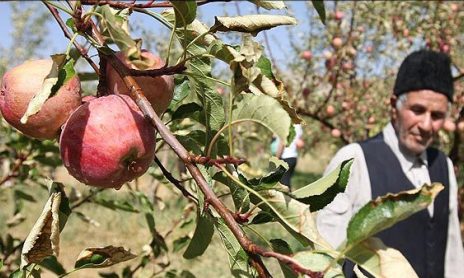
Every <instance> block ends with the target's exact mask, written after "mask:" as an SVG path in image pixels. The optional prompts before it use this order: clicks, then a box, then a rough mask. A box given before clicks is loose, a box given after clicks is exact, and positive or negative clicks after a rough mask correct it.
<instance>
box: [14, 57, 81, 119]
mask: <svg viewBox="0 0 464 278" xmlns="http://www.w3.org/2000/svg"><path fill="white" fill-rule="evenodd" d="M51 57H52V60H53V64H52V67H51V69H50V72H49V73H48V75H47V76H46V77H45V79H44V81H43V83H42V87H41V88H40V91H38V92H36V93H35V95H34V96H33V97H32V99H31V101H30V102H29V104H28V106H27V108H26V112H25V113H24V115H23V116H22V117H21V123H22V124H26V123H27V120H28V118H29V117H30V116H32V115H34V114H36V113H38V112H39V111H40V109H41V108H42V105H43V104H44V103H45V101H47V99H48V98H49V97H50V96H52V95H53V94H54V93H56V92H57V91H58V89H59V88H60V87H61V85H63V84H64V83H65V82H66V81H68V80H69V79H71V78H72V77H74V76H75V75H76V73H75V71H74V61H73V60H72V59H69V60H66V55H65V54H55V55H52V56H51Z"/></svg>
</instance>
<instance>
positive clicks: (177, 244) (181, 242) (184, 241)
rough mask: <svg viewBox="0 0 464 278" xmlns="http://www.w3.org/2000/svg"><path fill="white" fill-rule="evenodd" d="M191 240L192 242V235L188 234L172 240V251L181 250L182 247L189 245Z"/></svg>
mask: <svg viewBox="0 0 464 278" xmlns="http://www.w3.org/2000/svg"><path fill="white" fill-rule="evenodd" d="M189 242H190V237H188V236H183V237H180V238H178V239H176V240H174V241H173V242H172V251H173V252H178V251H180V250H181V249H182V248H184V247H185V246H187V245H188V243H189Z"/></svg>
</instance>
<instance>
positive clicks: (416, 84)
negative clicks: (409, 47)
mask: <svg viewBox="0 0 464 278" xmlns="http://www.w3.org/2000/svg"><path fill="white" fill-rule="evenodd" d="M424 89H428V90H432V91H435V92H438V93H441V94H444V95H445V96H446V97H447V98H448V100H449V101H450V102H452V101H453V91H454V89H453V77H452V76H451V59H450V58H449V56H448V55H446V54H445V53H441V52H435V51H431V50H419V51H415V52H413V53H411V54H409V56H408V57H406V59H404V61H403V63H402V64H401V66H400V69H399V70H398V75H397V76H396V81H395V87H394V88H393V93H394V94H395V95H397V96H399V95H402V94H404V93H408V92H411V91H418V90H424Z"/></svg>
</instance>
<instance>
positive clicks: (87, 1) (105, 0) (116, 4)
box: [81, 0, 230, 9]
mask: <svg viewBox="0 0 464 278" xmlns="http://www.w3.org/2000/svg"><path fill="white" fill-rule="evenodd" d="M228 1H230V0H223V2H228ZM153 2H155V1H154V0H151V1H148V2H147V3H145V4H135V3H133V4H131V3H126V2H121V1H109V0H82V1H81V3H82V5H99V6H103V5H109V6H110V7H112V8H116V9H126V8H129V9H133V8H138V9H147V8H172V4H171V3H169V2H167V1H166V2H162V3H153ZM209 2H213V1H208V0H202V1H197V5H198V6H201V5H204V4H207V3H209ZM214 2H218V1H217V0H214Z"/></svg>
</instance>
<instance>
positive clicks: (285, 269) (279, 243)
mask: <svg viewBox="0 0 464 278" xmlns="http://www.w3.org/2000/svg"><path fill="white" fill-rule="evenodd" d="M270 242H271V245H272V250H274V251H276V252H279V253H281V254H285V255H292V254H293V251H292V249H291V248H290V246H289V245H288V243H287V242H286V241H284V240H282V239H271V240H270ZM279 265H280V269H282V273H283V274H284V277H285V278H297V277H298V275H297V274H296V273H295V272H294V271H293V270H292V269H291V268H290V267H289V266H288V265H286V264H284V263H282V262H280V261H279Z"/></svg>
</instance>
